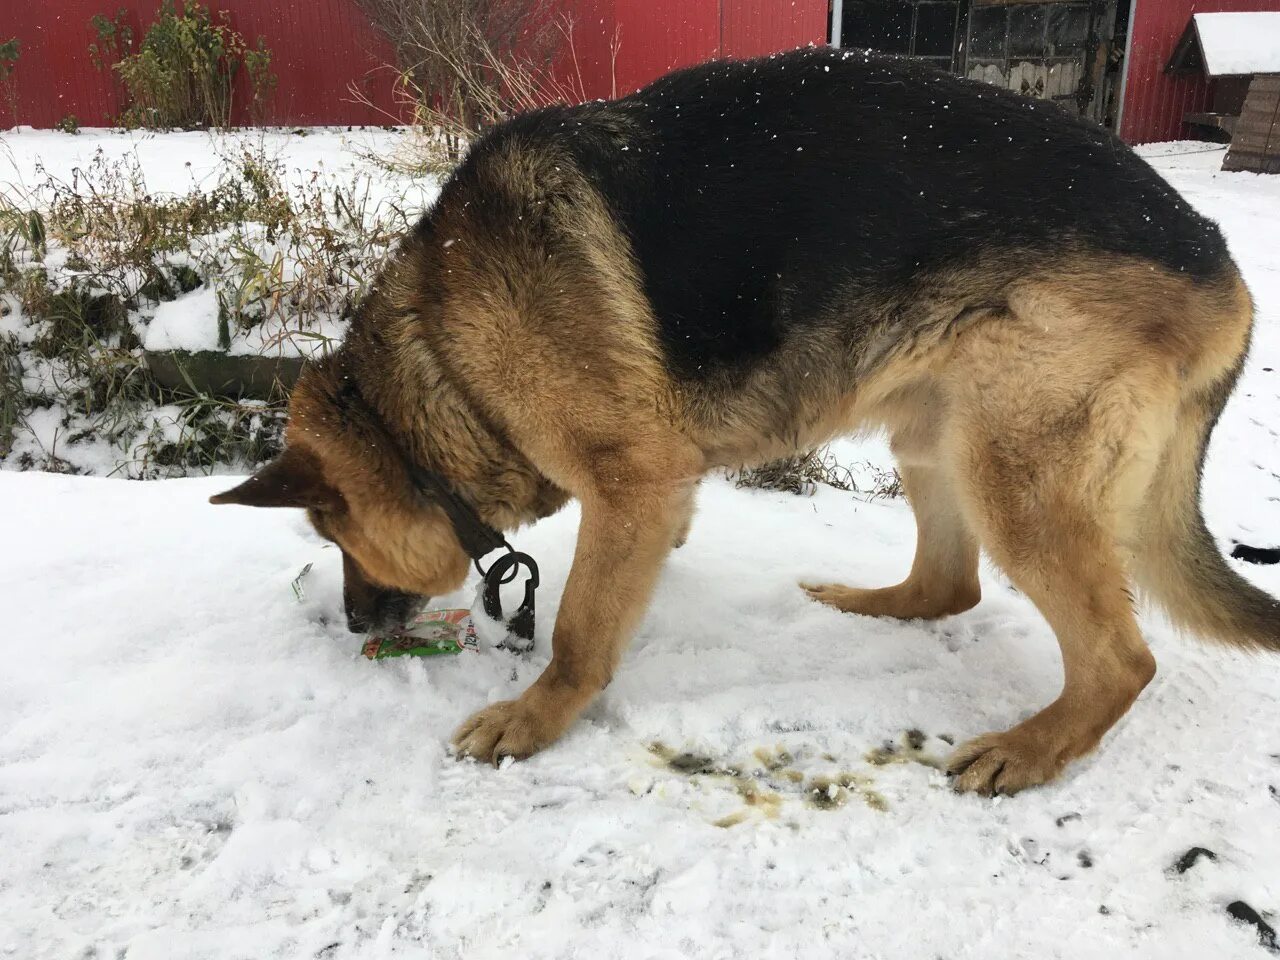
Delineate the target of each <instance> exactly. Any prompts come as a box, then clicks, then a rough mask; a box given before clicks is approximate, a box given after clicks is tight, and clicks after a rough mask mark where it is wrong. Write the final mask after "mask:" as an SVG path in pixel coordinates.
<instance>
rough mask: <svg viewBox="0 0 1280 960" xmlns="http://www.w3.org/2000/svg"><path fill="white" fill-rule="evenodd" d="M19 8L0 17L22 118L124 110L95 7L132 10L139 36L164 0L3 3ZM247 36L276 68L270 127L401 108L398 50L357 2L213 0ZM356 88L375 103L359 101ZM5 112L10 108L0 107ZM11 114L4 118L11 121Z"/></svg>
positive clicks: (104, 118)
mask: <svg viewBox="0 0 1280 960" xmlns="http://www.w3.org/2000/svg"><path fill="white" fill-rule="evenodd" d="M0 4H3V5H4V6H6V7H9V6H10V5H11V4H12V8H11V9H9V10H7V11H6V15H5V17H4V19H3V23H0V40H7V39H8V38H9V37H17V38H18V39H19V40H20V41H21V43H22V48H21V56H20V57H19V59H18V65H17V69H16V71H15V73H14V77H15V80H16V82H17V88H18V118H19V122H21V123H25V124H30V125H32V126H36V127H50V126H53V125H54V124H55V123H57V122H58V121H59V120H61V119H62V118H63V117H65V116H67V115H68V114H74V115H75V116H76V118H77V119H78V120H79V121H80V123H82V124H85V125H90V126H104V125H106V124H109V123H111V122H112V121H113V120H114V118H115V117H116V116H117V114H118V113H119V104H118V103H117V98H116V89H115V87H114V85H113V84H112V82H111V79H110V77H108V76H106V75H105V74H104V73H102V72H101V71H99V70H97V69H96V68H95V67H94V66H93V64H92V63H91V62H90V60H89V44H90V43H92V42H93V40H94V31H93V28H92V26H90V23H89V20H90V18H91V17H92V16H93V15H94V14H95V13H103V12H107V11H111V12H114V11H115V10H118V9H124V10H127V11H128V12H129V21H130V25H131V26H132V27H133V31H134V35H135V37H137V38H138V39H141V36H142V33H143V30H144V29H145V27H144V26H143V25H145V24H149V23H151V21H152V19H153V18H154V15H155V11H156V9H157V8H158V7H159V6H160V3H159V0H111V2H110V3H106V2H103V0H51V2H48V3H44V2H39V0H0ZM209 5H210V6H212V7H214V8H215V9H217V10H226V11H227V12H228V13H229V14H230V15H231V23H232V26H234V27H235V28H236V29H237V30H239V31H240V32H241V33H242V34H244V36H245V37H246V38H247V39H248V40H249V42H250V43H254V44H256V43H257V38H258V37H259V36H261V37H263V38H264V39H265V41H266V45H267V46H268V47H269V48H271V51H272V63H271V67H272V70H273V71H274V72H275V73H276V75H277V76H279V78H280V82H279V84H278V86H277V87H276V91H275V93H274V95H273V96H272V98H271V101H270V103H269V104H268V109H267V112H266V117H265V120H266V122H267V123H270V124H284V125H289V124H359V123H375V124H381V123H389V122H392V118H391V117H390V116H389V114H394V112H395V110H396V106H395V99H394V97H393V84H394V80H395V75H394V73H393V72H392V71H390V70H388V69H385V68H384V67H383V65H384V64H386V63H389V62H391V61H392V60H393V59H394V56H393V54H392V52H391V49H390V46H389V45H388V44H387V43H386V42H385V41H384V40H383V39H382V38H381V37H380V36H379V35H378V34H377V33H376V32H375V31H374V30H373V28H372V27H371V26H370V25H369V23H368V21H367V20H366V19H365V18H364V17H363V15H361V14H360V12H359V10H358V9H357V7H356V6H355V4H354V3H353V2H352V0H307V2H306V3H301V2H295V3H281V2H267V0H215V2H214V3H212V4H209ZM353 84H355V85H358V86H359V87H360V88H361V89H362V90H363V91H364V92H365V94H366V95H367V96H368V97H369V99H370V100H372V101H373V103H374V104H375V105H376V108H370V107H367V106H364V105H363V104H359V103H356V102H354V98H353V96H352V94H351V91H350V88H351V86H352V85H353ZM237 94H239V104H238V105H237V107H236V120H237V121H238V122H248V121H249V117H248V111H247V109H246V107H247V104H246V102H245V101H246V97H245V95H244V94H243V91H241V90H237ZM0 109H3V105H0ZM11 121H12V118H10V117H0V124H4V125H7V124H8V123H9V122H11Z"/></svg>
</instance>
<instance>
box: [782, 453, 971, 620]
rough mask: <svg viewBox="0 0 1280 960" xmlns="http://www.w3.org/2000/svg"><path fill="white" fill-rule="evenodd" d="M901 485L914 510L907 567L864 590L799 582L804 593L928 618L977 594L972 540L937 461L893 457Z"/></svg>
mask: <svg viewBox="0 0 1280 960" xmlns="http://www.w3.org/2000/svg"><path fill="white" fill-rule="evenodd" d="M898 469H899V472H900V473H901V475H902V486H903V489H904V490H905V491H906V494H907V500H908V501H910V503H911V508H912V510H913V511H914V512H915V516H916V554H915V559H914V560H913V561H912V563H911V573H910V574H908V575H907V579H906V580H904V581H903V582H902V583H899V584H897V585H896V586H892V587H881V588H879V589H874V590H864V589H859V588H857V587H846V586H843V585H841V584H838V583H828V584H802V586H803V587H804V589H805V590H806V591H807V592H808V594H809V596H811V597H813V598H814V599H815V600H818V601H820V602H822V603H825V604H827V605H828V606H832V607H835V608H836V609H837V610H843V611H845V612H846V613H861V614H865V615H867V616H871V617H898V618H900V619H903V620H913V619H922V620H933V619H936V618H938V617H945V616H948V615H950V614H953V613H961V612H963V611H965V610H968V609H969V608H970V607H972V606H974V605H975V604H976V603H977V602H978V600H979V598H980V597H981V596H982V593H981V588H980V587H979V586H978V541H977V540H976V539H975V538H974V536H973V533H972V531H971V530H970V529H969V523H968V521H967V520H966V519H965V517H964V515H963V513H962V512H961V510H960V503H959V501H958V499H957V497H956V491H955V488H954V485H953V483H952V481H951V478H950V477H949V476H948V475H947V474H946V472H945V471H944V470H943V469H941V468H940V467H938V466H933V465H931V466H920V465H911V466H908V465H907V463H906V462H903V461H902V460H900V461H899V468H898Z"/></svg>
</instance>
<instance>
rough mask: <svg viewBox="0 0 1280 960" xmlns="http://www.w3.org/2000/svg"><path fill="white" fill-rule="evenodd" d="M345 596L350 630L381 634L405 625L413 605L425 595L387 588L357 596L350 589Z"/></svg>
mask: <svg viewBox="0 0 1280 960" xmlns="http://www.w3.org/2000/svg"><path fill="white" fill-rule="evenodd" d="M342 599H343V606H344V607H345V608H346V613H347V629H348V630H350V631H351V632H352V633H382V632H385V631H388V630H394V629H395V628H396V627H399V626H401V625H403V624H404V622H405V621H406V620H407V619H408V618H409V616H410V614H412V613H413V610H414V608H415V607H416V606H417V605H418V604H419V603H421V602H422V601H423V600H425V599H426V598H424V597H415V596H413V595H412V594H408V593H400V592H399V591H395V590H386V591H379V592H378V593H375V594H373V595H371V596H365V597H363V598H360V599H357V598H355V597H354V596H353V595H352V593H351V591H349V590H344V591H343V598H342Z"/></svg>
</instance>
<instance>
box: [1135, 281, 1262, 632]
mask: <svg viewBox="0 0 1280 960" xmlns="http://www.w3.org/2000/svg"><path fill="white" fill-rule="evenodd" d="M1241 309H1242V310H1243V311H1244V320H1243V322H1244V323H1245V324H1246V327H1245V329H1246V330H1247V329H1248V325H1249V324H1251V322H1252V305H1251V304H1250V303H1249V301H1248V298H1247V294H1246V295H1245V300H1244V305H1243V306H1242V307H1241ZM1233 320H1234V321H1236V322H1239V317H1234V318H1230V319H1229V320H1228V321H1227V322H1231V321H1233ZM1246 341H1247V337H1246ZM1246 346H1247V343H1246ZM1243 361H1244V350H1243V349H1242V350H1241V351H1240V354H1239V355H1238V356H1236V357H1234V358H1231V359H1230V365H1229V366H1228V367H1227V368H1226V369H1224V370H1223V371H1222V372H1221V374H1220V375H1219V376H1218V377H1217V379H1216V380H1215V381H1214V382H1212V383H1211V384H1210V385H1209V386H1208V387H1206V388H1203V389H1202V390H1200V391H1198V392H1196V393H1194V394H1191V395H1185V396H1184V397H1183V399H1182V402H1181V406H1180V409H1179V411H1178V415H1177V425H1176V427H1175V429H1174V432H1173V436H1172V438H1171V440H1170V441H1169V444H1168V446H1167V447H1166V448H1165V451H1164V455H1163V459H1162V461H1161V463H1160V465H1159V467H1158V468H1157V470H1156V473H1155V477H1154V479H1153V481H1152V483H1151V486H1150V487H1149V488H1148V491H1147V499H1146V504H1145V506H1144V509H1143V517H1142V521H1143V523H1142V527H1143V529H1142V534H1141V537H1140V543H1141V545H1140V547H1139V549H1138V556H1137V558H1136V561H1137V562H1136V564H1135V568H1134V572H1135V578H1136V580H1137V582H1138V585H1139V586H1140V587H1141V588H1142V589H1143V590H1144V591H1145V592H1146V593H1147V594H1148V595H1149V596H1150V597H1151V598H1152V599H1154V600H1156V601H1157V602H1158V603H1159V604H1160V605H1161V606H1163V607H1164V609H1165V610H1166V612H1167V613H1168V614H1169V616H1170V618H1171V619H1172V620H1173V621H1174V623H1176V624H1177V625H1178V626H1180V627H1183V628H1185V629H1187V630H1189V631H1191V632H1194V633H1196V634H1198V635H1200V636H1203V637H1204V638H1206V639H1209V640H1216V641H1218V642H1220V643H1225V644H1229V645H1232V646H1235V647H1240V648H1244V649H1250V650H1270V651H1274V652H1277V653H1280V601H1277V600H1276V599H1275V598H1273V597H1271V596H1270V595H1269V594H1267V593H1265V592H1264V591H1262V590H1259V589H1258V588H1257V587H1255V586H1254V585H1253V584H1251V583H1249V581H1247V580H1245V579H1244V578H1243V577H1241V576H1240V575H1239V574H1238V573H1236V571H1235V570H1233V569H1232V568H1231V566H1230V564H1229V563H1228V562H1227V561H1226V560H1225V559H1224V558H1223V556H1222V554H1221V553H1220V552H1219V550H1218V546H1217V544H1216V543H1215V542H1214V539H1213V536H1212V535H1211V534H1210V533H1209V530H1208V528H1207V527H1206V526H1205V523H1204V517H1203V515H1202V514H1201V512H1200V475H1201V471H1202V468H1203V466H1204V456H1205V452H1206V450H1207V448H1208V446H1209V436H1210V434H1211V433H1212V432H1213V428H1214V426H1215V425H1216V423H1217V421H1218V417H1219V415H1220V414H1221V413H1222V408H1223V407H1224V406H1226V402H1227V398H1228V397H1229V396H1230V395H1231V390H1232V388H1233V387H1234V386H1235V383H1236V380H1237V379H1238V378H1239V375H1240V368H1241V366H1242V365H1243Z"/></svg>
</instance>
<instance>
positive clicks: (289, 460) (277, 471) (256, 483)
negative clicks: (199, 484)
mask: <svg viewBox="0 0 1280 960" xmlns="http://www.w3.org/2000/svg"><path fill="white" fill-rule="evenodd" d="M341 499H342V494H340V493H339V492H338V491H337V490H336V489H334V488H333V487H331V486H330V485H329V484H328V483H327V482H326V481H325V479H324V474H323V472H321V470H320V461H319V460H318V459H317V458H316V456H315V454H313V453H311V452H309V451H307V450H304V449H301V448H298V447H286V448H285V451H284V453H282V454H280V456H279V457H278V458H277V459H276V460H274V461H272V462H271V463H269V464H267V465H266V466H265V467H263V468H262V469H261V470H259V471H258V472H257V473H255V474H254V475H253V476H252V477H250V478H249V479H248V480H246V481H245V482H244V483H242V484H240V486H238V487H233V488H232V489H230V490H227V491H226V492H224V493H219V494H215V495H214V496H212V497H210V498H209V502H210V503H238V504H241V505H242V506H246V507H324V506H331V505H333V504H335V503H337V502H338V501H339V500H341Z"/></svg>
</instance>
